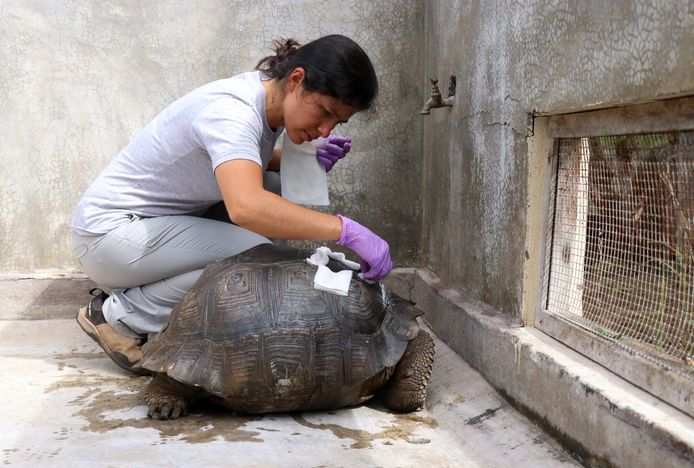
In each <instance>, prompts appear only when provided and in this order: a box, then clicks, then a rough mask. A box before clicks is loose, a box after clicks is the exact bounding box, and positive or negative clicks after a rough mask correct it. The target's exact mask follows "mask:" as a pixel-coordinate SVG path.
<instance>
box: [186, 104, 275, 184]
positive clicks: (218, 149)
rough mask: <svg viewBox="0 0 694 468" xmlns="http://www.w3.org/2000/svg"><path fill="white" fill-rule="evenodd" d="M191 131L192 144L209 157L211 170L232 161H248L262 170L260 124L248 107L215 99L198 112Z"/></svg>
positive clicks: (253, 111) (250, 107) (255, 113)
mask: <svg viewBox="0 0 694 468" xmlns="http://www.w3.org/2000/svg"><path fill="white" fill-rule="evenodd" d="M192 128H193V138H194V141H195V143H196V144H197V145H198V146H199V147H200V148H201V149H203V150H205V151H206V152H207V153H208V154H209V155H210V159H211V160H212V170H213V171H214V170H215V169H216V168H217V166H219V165H220V164H222V163H223V162H226V161H231V160H233V159H248V160H250V161H255V162H256V163H258V164H259V165H260V166H261V167H262V165H263V163H262V160H261V157H260V140H261V138H262V132H263V130H262V129H263V126H262V121H261V120H260V118H259V116H258V113H257V111H256V110H255V109H254V108H253V107H252V106H250V105H249V104H247V103H245V102H243V101H241V100H239V99H235V98H231V97H229V98H223V99H217V100H216V101H214V102H213V103H212V104H210V105H208V106H206V107H205V108H204V109H202V110H201V111H200V112H199V113H198V115H197V116H196V117H195V119H194V120H193V124H192Z"/></svg>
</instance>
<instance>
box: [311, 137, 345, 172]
mask: <svg viewBox="0 0 694 468" xmlns="http://www.w3.org/2000/svg"><path fill="white" fill-rule="evenodd" d="M351 149H352V139H351V138H349V137H346V136H341V135H330V136H329V137H328V138H326V139H324V140H323V141H322V142H321V144H319V145H318V147H317V148H316V159H318V162H319V163H320V164H321V165H322V166H323V167H324V168H325V172H330V169H332V168H333V166H334V165H335V163H336V162H338V161H339V160H340V159H342V158H344V157H345V156H347V153H349V150H351Z"/></svg>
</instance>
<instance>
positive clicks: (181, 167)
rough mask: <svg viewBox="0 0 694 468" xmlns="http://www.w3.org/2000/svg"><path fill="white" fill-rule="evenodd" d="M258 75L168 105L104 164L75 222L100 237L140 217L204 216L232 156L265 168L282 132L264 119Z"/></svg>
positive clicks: (234, 79)
mask: <svg viewBox="0 0 694 468" xmlns="http://www.w3.org/2000/svg"><path fill="white" fill-rule="evenodd" d="M262 79H263V78H262V77H261V75H260V72H257V71H256V72H250V73H242V74H240V75H236V76H234V77H232V78H228V79H225V80H219V81H214V82H212V83H209V84H206V85H204V86H201V87H200V88H197V89H196V90H194V91H192V92H191V93H189V94H187V95H185V96H183V97H182V98H180V99H179V100H177V101H175V102H174V103H172V104H171V105H169V106H168V107H167V108H166V109H164V110H163V111H162V112H161V114H159V115H158V116H157V117H155V118H154V120H152V121H151V122H150V123H149V125H147V126H146V127H145V128H144V129H143V130H142V131H141V132H140V133H139V134H138V135H137V136H136V137H135V139H134V140H133V141H132V142H131V143H130V144H129V145H128V146H127V147H125V148H124V149H123V150H122V151H121V152H120V153H119V154H118V155H117V156H116V157H115V158H114V159H113V160H112V161H111V162H110V164H109V165H108V166H107V167H106V169H104V171H103V172H102V173H101V174H100V175H99V177H98V178H97V179H96V180H95V181H94V183H93V184H92V185H91V186H90V187H89V188H88V189H87V191H86V193H85V194H84V196H83V197H82V199H81V200H80V202H79V203H78V204H77V208H76V209H75V213H74V216H73V218H72V223H71V224H70V227H71V228H72V229H73V230H75V231H76V232H78V233H80V234H84V235H94V234H103V233H106V232H109V231H110V230H112V229H114V228H115V227H117V226H119V225H120V224H122V223H124V222H126V221H127V219H128V218H129V216H130V215H131V214H135V215H137V216H141V217H154V216H167V215H185V214H188V215H199V214H202V213H203V212H204V211H205V210H206V209H207V208H209V207H210V206H211V205H213V204H214V203H216V202H218V201H220V200H222V194H221V192H220V190H219V186H218V185H217V180H216V179H215V176H214V170H215V169H216V168H217V166H219V165H220V164H221V163H223V162H226V161H231V160H233V159H248V160H251V161H255V162H257V163H258V164H259V165H260V166H261V167H262V169H263V171H265V170H266V169H267V165H268V163H269V162H270V160H271V159H272V150H273V148H274V146H275V142H276V140H277V138H278V136H279V135H280V133H281V132H282V130H283V129H282V128H278V129H277V130H276V131H273V130H272V129H271V128H270V126H269V124H268V123H267V119H266V117H265V89H264V88H263V85H262V81H261V80H262Z"/></svg>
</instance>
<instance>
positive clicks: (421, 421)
mask: <svg viewBox="0 0 694 468" xmlns="http://www.w3.org/2000/svg"><path fill="white" fill-rule="evenodd" d="M394 416H395V419H396V420H395V422H394V425H393V426H390V427H386V428H383V429H382V430H381V431H379V432H368V431H365V430H361V429H352V428H348V427H343V426H340V425H339V424H330V423H312V422H309V421H307V420H306V419H305V418H304V417H303V416H302V415H293V416H292V417H293V419H294V421H296V422H297V423H299V424H301V425H302V426H305V427H308V428H311V429H320V430H327V431H330V432H332V433H333V434H334V435H335V436H336V437H338V438H340V439H352V440H354V443H353V444H352V445H351V446H350V447H351V448H356V449H363V448H370V447H372V444H373V442H374V441H376V440H379V439H386V441H385V442H384V443H385V444H387V445H392V440H404V441H405V442H408V443H410V444H428V443H429V442H431V440H430V439H426V438H424V437H418V436H415V435H414V433H415V432H416V431H417V430H418V429H421V428H422V427H427V428H431V429H433V428H435V427H437V426H438V423H437V422H436V420H435V419H434V418H432V417H429V416H420V415H418V414H415V413H408V414H394Z"/></svg>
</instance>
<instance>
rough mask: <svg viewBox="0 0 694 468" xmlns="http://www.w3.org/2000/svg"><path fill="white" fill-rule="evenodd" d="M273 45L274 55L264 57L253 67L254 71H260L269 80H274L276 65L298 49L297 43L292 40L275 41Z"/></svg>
mask: <svg viewBox="0 0 694 468" xmlns="http://www.w3.org/2000/svg"><path fill="white" fill-rule="evenodd" d="M273 45H274V50H275V55H270V56H268V57H265V58H264V59H262V60H260V62H258V65H256V66H255V69H256V70H260V71H261V72H263V73H264V74H266V75H267V76H269V77H270V78H275V68H276V67H277V65H278V64H280V63H282V62H283V61H285V60H286V59H287V58H289V57H291V56H292V55H294V54H295V53H296V51H297V50H298V49H299V42H298V41H296V40H294V39H276V40H274V41H273Z"/></svg>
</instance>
